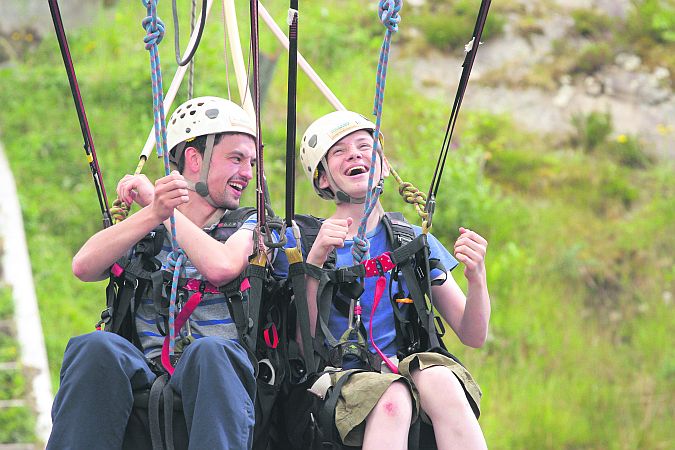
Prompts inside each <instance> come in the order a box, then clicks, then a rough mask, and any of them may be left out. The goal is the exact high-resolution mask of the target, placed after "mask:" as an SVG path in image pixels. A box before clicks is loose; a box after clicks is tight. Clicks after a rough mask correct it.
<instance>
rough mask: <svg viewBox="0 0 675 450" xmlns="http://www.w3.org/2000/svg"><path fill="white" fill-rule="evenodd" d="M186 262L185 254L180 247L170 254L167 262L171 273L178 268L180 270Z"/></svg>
mask: <svg viewBox="0 0 675 450" xmlns="http://www.w3.org/2000/svg"><path fill="white" fill-rule="evenodd" d="M184 260H185V252H184V251H183V249H182V248H180V247H179V248H176V249H174V250H172V251H171V252H170V253H169V254H168V256H167V259H166V262H167V264H168V265H169V268H170V269H171V271H174V270H175V269H176V267H177V268H178V269H179V270H180V267H181V266H182V265H183V261H184Z"/></svg>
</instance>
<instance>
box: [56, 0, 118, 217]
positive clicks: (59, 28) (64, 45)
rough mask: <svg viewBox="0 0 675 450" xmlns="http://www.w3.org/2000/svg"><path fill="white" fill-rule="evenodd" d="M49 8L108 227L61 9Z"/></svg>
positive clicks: (105, 203)
mask: <svg viewBox="0 0 675 450" xmlns="http://www.w3.org/2000/svg"><path fill="white" fill-rule="evenodd" d="M49 10H50V11H51V14H52V21H53V22H54V30H55V31H56V38H57V40H58V41H59V47H60V49H61V56H62V58H63V64H64V65H65V67H66V73H67V74H68V82H69V83H70V92H71V93H72V95H73V101H74V102H75V109H76V110H77V117H78V119H79V121H80V129H81V130H82V138H83V139H84V151H85V153H86V156H87V162H88V163H89V169H90V170H91V176H92V178H93V180H94V186H95V187H96V195H97V196H98V203H99V205H100V207H101V215H102V217H103V228H108V227H109V226H111V225H112V218H111V216H110V207H109V206H108V197H107V195H106V192H105V185H104V184H103V174H102V173H101V167H100V166H99V164H98V159H97V158H96V150H95V149H94V140H93V139H92V137H91V130H90V129H89V122H88V121H87V114H86V112H85V110H84V102H83V101H82V95H81V94H80V88H79V86H78V84H77V77H76V76H75V66H74V65H73V60H72V59H71V57H70V49H69V48H68V39H67V38H66V32H65V30H64V28H63V21H62V20H61V11H60V9H59V2H58V0H49Z"/></svg>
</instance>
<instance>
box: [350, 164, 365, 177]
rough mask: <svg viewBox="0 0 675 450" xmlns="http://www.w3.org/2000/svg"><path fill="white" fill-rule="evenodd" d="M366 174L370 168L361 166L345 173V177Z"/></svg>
mask: <svg viewBox="0 0 675 450" xmlns="http://www.w3.org/2000/svg"><path fill="white" fill-rule="evenodd" d="M366 172H368V168H367V167H366V166H362V165H361V166H354V167H352V168H350V169H349V170H347V172H345V175H347V176H348V177H355V176H357V175H362V174H364V173H366Z"/></svg>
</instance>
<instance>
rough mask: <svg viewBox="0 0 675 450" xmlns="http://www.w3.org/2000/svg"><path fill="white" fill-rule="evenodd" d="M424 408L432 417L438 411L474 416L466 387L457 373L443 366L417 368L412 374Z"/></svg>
mask: <svg viewBox="0 0 675 450" xmlns="http://www.w3.org/2000/svg"><path fill="white" fill-rule="evenodd" d="M412 376H413V380H414V381H415V386H416V387H417V390H418V391H419V393H420V401H421V403H422V408H423V409H424V410H425V411H426V412H427V414H429V416H430V417H432V419H433V416H434V414H435V413H436V412H445V413H447V412H449V411H451V410H452V411H454V412H455V413H460V414H462V413H468V414H470V415H471V416H473V412H472V411H471V407H470V405H469V402H468V400H467V398H466V394H465V392H464V388H463V387H462V384H461V383H460V382H459V380H458V379H457V377H456V376H455V374H454V373H453V372H452V371H451V370H450V369H448V368H447V367H443V366H434V367H429V368H428V369H425V370H415V371H414V372H413V374H412Z"/></svg>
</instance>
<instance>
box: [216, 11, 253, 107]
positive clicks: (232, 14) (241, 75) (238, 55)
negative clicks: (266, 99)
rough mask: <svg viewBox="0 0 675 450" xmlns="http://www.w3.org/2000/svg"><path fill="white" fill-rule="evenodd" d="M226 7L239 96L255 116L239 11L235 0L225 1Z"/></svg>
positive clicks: (227, 25) (226, 20) (226, 18)
mask: <svg viewBox="0 0 675 450" xmlns="http://www.w3.org/2000/svg"><path fill="white" fill-rule="evenodd" d="M223 8H225V22H226V28H227V37H228V39H229V40H230V53H231V54H232V62H233V64H234V74H235V76H236V77H237V88H238V89H239V98H240V99H241V101H242V103H243V108H244V110H245V111H246V112H247V113H249V115H250V116H251V117H252V118H255V110H254V109H253V100H252V99H251V93H250V92H249V90H248V76H247V75H246V64H244V54H243V53H242V51H241V41H240V39H239V27H238V26H237V13H236V11H235V9H234V0H227V1H223Z"/></svg>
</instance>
